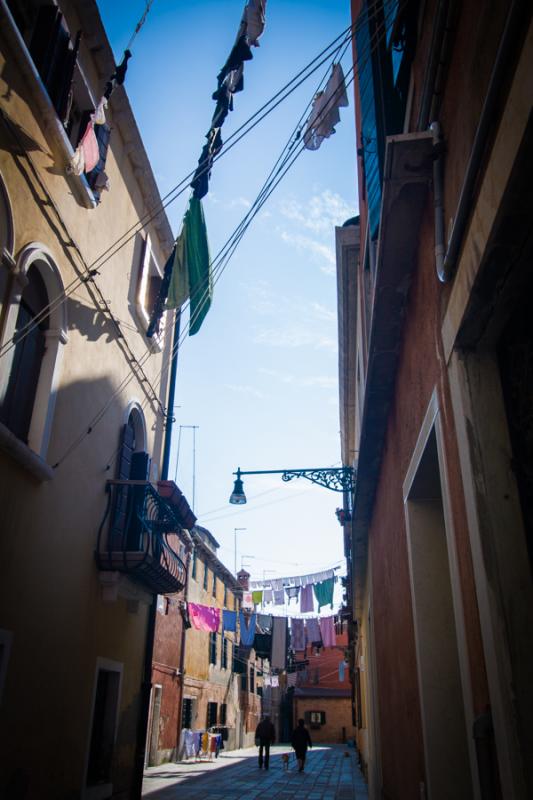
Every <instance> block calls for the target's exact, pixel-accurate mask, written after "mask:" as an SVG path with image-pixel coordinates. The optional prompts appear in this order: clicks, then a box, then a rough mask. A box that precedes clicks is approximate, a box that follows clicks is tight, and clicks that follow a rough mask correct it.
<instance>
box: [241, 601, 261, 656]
mask: <svg viewBox="0 0 533 800" xmlns="http://www.w3.org/2000/svg"><path fill="white" fill-rule="evenodd" d="M256 617H257V615H256V614H251V615H250V616H249V617H246V615H245V613H244V611H242V610H241V611H240V612H239V626H240V632H241V640H240V641H241V645H243V647H251V646H252V645H253V643H254V638H255V622H256Z"/></svg>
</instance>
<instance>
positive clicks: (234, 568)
mask: <svg viewBox="0 0 533 800" xmlns="http://www.w3.org/2000/svg"><path fill="white" fill-rule="evenodd" d="M244 502H246V500H245V501H244ZM247 530H248V528H233V536H234V537H235V560H234V562H233V571H234V573H235V575H236V574H237V531H247Z"/></svg>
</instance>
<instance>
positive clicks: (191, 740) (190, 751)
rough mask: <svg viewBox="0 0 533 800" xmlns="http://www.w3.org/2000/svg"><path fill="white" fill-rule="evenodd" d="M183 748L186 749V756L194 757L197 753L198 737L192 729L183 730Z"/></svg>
mask: <svg viewBox="0 0 533 800" xmlns="http://www.w3.org/2000/svg"><path fill="white" fill-rule="evenodd" d="M183 749H184V751H185V758H192V757H193V756H195V755H196V753H197V748H196V739H195V736H194V733H193V732H192V731H191V730H188V729H184V730H183Z"/></svg>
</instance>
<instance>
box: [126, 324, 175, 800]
mask: <svg viewBox="0 0 533 800" xmlns="http://www.w3.org/2000/svg"><path fill="white" fill-rule="evenodd" d="M180 320H181V315H180V311H179V309H178V310H177V311H176V319H175V321H174V334H173V337H172V351H171V366H170V386H169V390H168V405H167V417H166V423H165V441H164V443H163V460H162V464H161V480H167V479H168V468H169V463H170V441H171V435H172V423H173V422H174V416H173V411H174V397H175V393H176V373H177V368H178V342H179V335H180ZM156 619H157V595H156V594H154V595H153V597H152V605H151V606H150V608H149V610H148V622H147V627H146V644H145V650H144V668H143V679H142V684H141V692H140V706H141V707H140V713H139V724H138V728H137V747H136V753H135V764H134V775H133V785H132V797H133V798H135V800H141V798H142V784H143V776H144V762H145V757H146V743H147V739H148V720H149V717H150V695H151V691H152V661H153V656H154V642H155V624H156Z"/></svg>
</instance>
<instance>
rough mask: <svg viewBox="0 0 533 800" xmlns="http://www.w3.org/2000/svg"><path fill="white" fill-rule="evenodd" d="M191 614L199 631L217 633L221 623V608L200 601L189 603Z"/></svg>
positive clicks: (194, 625) (193, 623) (192, 620)
mask: <svg viewBox="0 0 533 800" xmlns="http://www.w3.org/2000/svg"><path fill="white" fill-rule="evenodd" d="M188 609H189V616H190V618H191V622H192V625H193V627H194V628H196V630H197V631H210V632H211V633H216V631H218V628H219V625H220V608H210V607H209V606H202V605H199V604H198V603H188Z"/></svg>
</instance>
